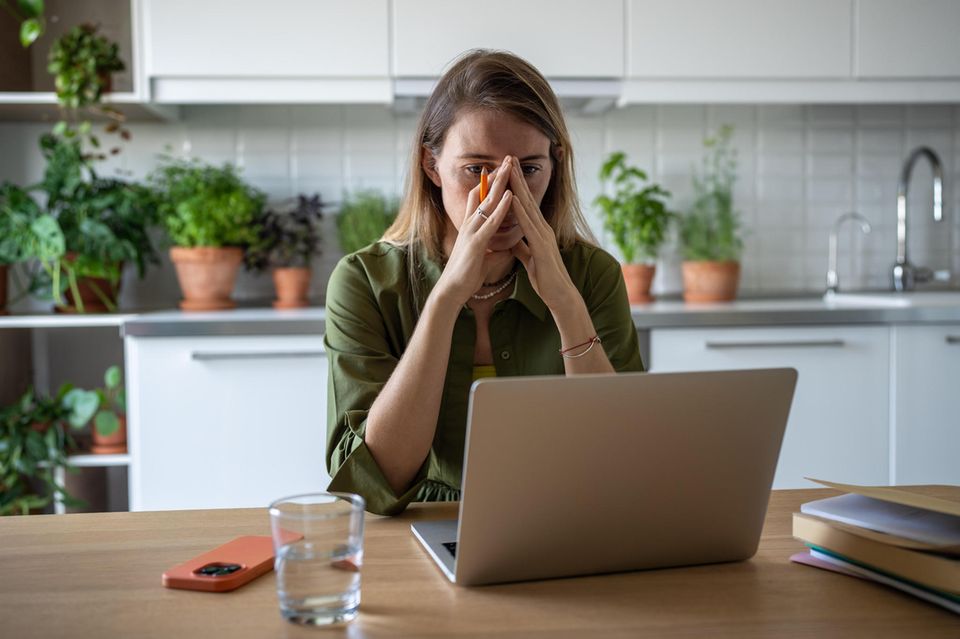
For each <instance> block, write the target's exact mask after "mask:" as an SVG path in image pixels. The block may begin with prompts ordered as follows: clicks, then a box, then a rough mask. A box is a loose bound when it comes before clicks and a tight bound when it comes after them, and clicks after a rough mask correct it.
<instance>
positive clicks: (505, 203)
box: [477, 190, 514, 246]
mask: <svg viewBox="0 0 960 639" xmlns="http://www.w3.org/2000/svg"><path fill="white" fill-rule="evenodd" d="M513 198H514V195H513V191H509V190H508V191H504V193H503V197H502V198H500V203H499V204H497V208H495V209H494V210H493V212H492V213H489V214H487V219H486V220H484V222H483V226H481V227H480V229H479V230H478V231H477V239H478V240H479V241H480V242H481V243H482V244H483V245H484V246H486V245H487V242H489V241H490V238H491V237H493V234H494V233H496V232H497V229H499V228H500V225H501V224H503V220H504V219H505V218H506V217H507V211H509V210H510V208H511V205H512V204H513Z"/></svg>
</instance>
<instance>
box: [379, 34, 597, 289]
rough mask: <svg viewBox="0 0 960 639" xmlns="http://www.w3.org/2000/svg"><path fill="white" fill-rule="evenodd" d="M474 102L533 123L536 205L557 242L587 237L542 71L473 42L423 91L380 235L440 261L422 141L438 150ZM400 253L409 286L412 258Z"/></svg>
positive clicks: (565, 139)
mask: <svg viewBox="0 0 960 639" xmlns="http://www.w3.org/2000/svg"><path fill="white" fill-rule="evenodd" d="M482 109H490V110H493V111H498V112H501V113H504V114H508V115H512V116H514V117H516V118H518V119H520V120H521V121H523V122H527V123H529V124H531V125H533V126H534V127H536V128H537V129H538V130H539V131H540V132H541V133H543V134H544V135H545V136H546V137H547V138H548V139H549V140H550V157H551V160H552V162H553V171H552V175H551V177H550V184H549V185H548V187H547V191H546V193H545V194H544V196H543V201H542V202H541V204H540V210H541V211H542V212H543V215H544V217H545V218H546V220H547V223H548V224H550V226H551V227H552V228H553V231H554V233H556V236H557V244H558V245H559V246H560V248H561V249H566V248H569V247H571V246H572V245H573V244H574V243H575V242H577V241H581V242H587V243H589V244H594V245H595V244H596V243H597V242H596V240H595V239H594V237H593V234H592V233H591V231H590V227H589V226H588V225H587V221H586V219H585V218H584V216H583V212H582V211H581V210H580V202H579V199H578V197H577V188H576V178H575V176H574V169H573V148H572V147H571V144H570V134H569V132H568V131H567V125H566V122H564V119H563V113H562V111H561V109H560V102H559V101H558V100H557V96H556V95H555V94H554V92H553V89H551V88H550V84H549V83H548V82H547V81H546V79H545V78H544V77H543V75H541V74H540V72H539V71H537V70H536V68H534V66H533V65H532V64H530V63H529V62H527V61H526V60H524V59H522V58H520V57H518V56H516V55H513V54H512V53H507V52H504V51H490V50H486V49H474V50H472V51H468V52H466V53H465V54H463V55H462V56H460V58H458V59H457V60H456V61H455V62H454V63H453V65H452V66H451V67H450V68H449V69H448V70H447V71H446V73H444V74H443V77H441V78H440V81H439V82H438V83H437V85H436V87H435V88H434V90H433V93H431V94H430V97H429V98H428V99H427V103H426V105H425V106H424V108H423V112H422V113H421V114H420V120H419V123H418V124H417V130H416V134H415V137H414V140H413V145H412V149H411V150H410V165H409V169H410V170H409V172H408V174H407V178H406V184H405V188H404V195H403V200H402V201H401V203H400V211H399V214H398V215H397V218H396V220H395V221H394V222H393V224H392V225H391V226H390V228H389V229H387V231H386V232H385V233H384V235H383V238H382V239H383V240H384V241H386V242H390V243H391V244H395V245H398V246H405V247H406V248H407V249H408V251H409V255H410V256H411V258H414V256H415V255H416V253H417V251H418V250H424V251H425V253H426V255H427V256H429V257H430V258H431V259H433V260H436V261H442V259H443V233H444V230H445V228H446V219H447V215H446V213H445V211H444V207H443V197H442V194H441V190H440V188H439V187H438V186H437V185H435V184H434V183H433V182H432V181H431V180H430V179H429V178H428V176H427V175H426V172H425V171H424V169H423V166H422V158H423V149H424V148H426V149H428V150H429V151H430V152H431V153H432V154H433V155H434V156H436V155H439V153H440V151H441V149H442V148H443V143H444V139H445V137H446V135H447V131H449V130H450V127H451V126H453V124H454V122H455V121H456V119H457V117H458V116H459V115H460V114H461V113H462V112H463V111H464V110H482ZM408 261H409V262H410V266H411V273H410V274H411V281H412V282H414V286H415V290H416V281H417V279H418V278H417V277H416V265H415V264H414V262H415V259H409V260H408ZM415 307H416V306H415Z"/></svg>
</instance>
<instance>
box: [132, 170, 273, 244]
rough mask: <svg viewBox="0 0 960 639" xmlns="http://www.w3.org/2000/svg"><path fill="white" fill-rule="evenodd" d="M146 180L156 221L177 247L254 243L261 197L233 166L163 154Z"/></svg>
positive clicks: (261, 206)
mask: <svg viewBox="0 0 960 639" xmlns="http://www.w3.org/2000/svg"><path fill="white" fill-rule="evenodd" d="M150 181H151V183H152V185H153V186H154V187H155V188H156V192H157V196H158V197H159V201H160V216H161V222H162V223H163V226H164V227H165V228H166V230H167V233H168V234H169V236H170V239H171V240H172V241H173V243H174V244H175V245H176V246H183V247H197V246H208V247H225V246H238V247H242V248H246V247H248V246H251V245H253V244H255V243H256V242H257V238H258V237H259V232H260V229H259V225H260V219H261V215H262V210H263V205H264V201H265V199H266V198H265V196H264V194H263V193H262V192H261V191H259V190H258V189H256V188H254V187H252V186H249V185H248V184H246V183H245V182H244V181H243V180H242V179H241V178H240V176H239V174H238V172H237V169H236V168H235V167H233V166H232V165H230V164H224V165H223V166H222V167H216V166H212V165H207V164H204V163H202V162H200V161H199V160H182V159H176V158H170V157H166V158H165V159H164V162H163V164H161V166H160V167H158V168H157V169H156V170H155V171H154V172H153V173H152V174H151V176H150Z"/></svg>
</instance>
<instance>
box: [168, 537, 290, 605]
mask: <svg viewBox="0 0 960 639" xmlns="http://www.w3.org/2000/svg"><path fill="white" fill-rule="evenodd" d="M271 569H273V539H272V538H270V537H259V536H255V535H248V536H246V537H237V538H236V539H234V540H233V541H230V542H227V543H225V544H223V545H222V546H217V547H216V548H214V549H213V550H211V551H210V552H206V553H204V554H202V555H198V556H196V557H194V558H193V559H191V560H189V561H185V562H183V563H182V564H179V565H176V566H174V567H173V568H171V569H170V570H168V571H166V572H165V573H163V585H164V586H166V587H167V588H186V589H188V590H204V591H207V592H227V591H230V590H235V589H237V588H239V587H240V586H242V585H243V584H245V583H247V582H249V581H252V580H254V579H256V578H257V577H259V576H260V575H262V574H264V573H266V572H270V570H271Z"/></svg>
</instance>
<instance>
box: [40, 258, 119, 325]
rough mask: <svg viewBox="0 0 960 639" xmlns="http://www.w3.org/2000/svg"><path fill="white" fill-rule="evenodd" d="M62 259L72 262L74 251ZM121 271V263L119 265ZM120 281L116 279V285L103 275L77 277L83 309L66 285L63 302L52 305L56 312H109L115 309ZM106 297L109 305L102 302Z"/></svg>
mask: <svg viewBox="0 0 960 639" xmlns="http://www.w3.org/2000/svg"><path fill="white" fill-rule="evenodd" d="M63 259H64V261H67V262H72V261H74V260H75V259H76V253H67V254H66V255H64V256H63ZM119 269H120V271H121V272H122V271H123V264H122V263H121V264H120V265H119ZM120 281H121V280H119V279H118V280H117V284H116V286H114V285H113V284H111V283H110V280H108V279H107V278H105V277H78V278H77V292H78V293H79V294H80V301H81V302H83V310H82V311H81V310H80V307H79V306H78V305H77V300H76V297H74V295H73V290H72V289H71V288H70V287H69V286H68V287H67V289H66V291H64V294H63V296H64V299H65V301H66V303H65V304H61V305H58V306H56V307H54V310H55V311H56V312H58V313H110V312H112V311H115V310H116V309H117V304H118V302H117V300H119V299H120ZM103 297H106V299H107V302H109V305H108V304H107V303H105V302H104V300H103Z"/></svg>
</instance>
